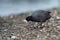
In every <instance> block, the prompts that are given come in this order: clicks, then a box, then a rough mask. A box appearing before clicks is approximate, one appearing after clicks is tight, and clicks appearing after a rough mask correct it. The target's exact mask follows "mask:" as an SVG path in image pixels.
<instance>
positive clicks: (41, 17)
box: [26, 10, 51, 25]
mask: <svg viewBox="0 0 60 40" xmlns="http://www.w3.org/2000/svg"><path fill="white" fill-rule="evenodd" d="M50 13H51V12H50V11H45V10H39V11H35V12H33V13H32V15H31V16H28V17H26V20H27V21H32V22H40V23H41V25H42V23H43V22H46V20H48V19H50V18H51V15H50Z"/></svg>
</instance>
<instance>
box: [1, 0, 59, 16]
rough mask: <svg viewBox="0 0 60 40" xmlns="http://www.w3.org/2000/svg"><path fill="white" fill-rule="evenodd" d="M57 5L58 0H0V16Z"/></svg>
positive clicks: (55, 6) (56, 6)
mask: <svg viewBox="0 0 60 40" xmlns="http://www.w3.org/2000/svg"><path fill="white" fill-rule="evenodd" d="M58 7H59V0H0V16H7V15H9V14H12V13H13V14H16V13H21V12H27V11H34V10H40V9H42V10H45V9H50V8H58Z"/></svg>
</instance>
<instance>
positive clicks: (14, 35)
mask: <svg viewBox="0 0 60 40" xmlns="http://www.w3.org/2000/svg"><path fill="white" fill-rule="evenodd" d="M40 10H48V11H51V18H50V19H49V21H48V22H44V23H43V24H42V25H43V28H42V29H40V28H37V25H38V24H37V23H35V22H27V21H26V20H25V19H26V17H27V16H29V15H31V14H32V13H35V12H37V13H39V11H40ZM0 40H60V0H0Z"/></svg>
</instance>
